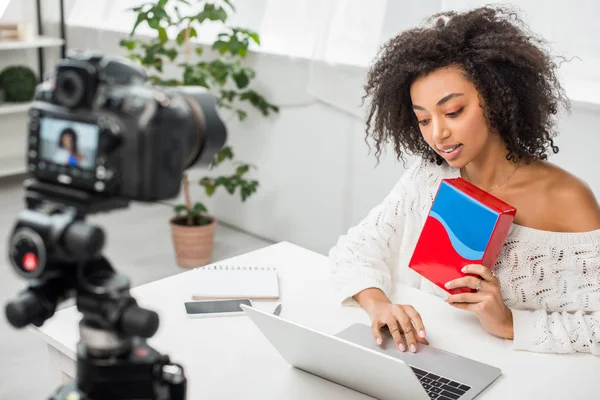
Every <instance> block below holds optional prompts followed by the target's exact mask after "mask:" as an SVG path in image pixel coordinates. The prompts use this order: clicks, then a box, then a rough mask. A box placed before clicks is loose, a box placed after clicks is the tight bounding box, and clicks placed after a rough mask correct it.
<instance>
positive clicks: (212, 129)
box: [27, 52, 227, 201]
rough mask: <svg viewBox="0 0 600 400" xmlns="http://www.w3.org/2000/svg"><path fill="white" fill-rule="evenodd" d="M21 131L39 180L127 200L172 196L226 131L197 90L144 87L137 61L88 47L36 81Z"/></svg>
mask: <svg viewBox="0 0 600 400" xmlns="http://www.w3.org/2000/svg"><path fill="white" fill-rule="evenodd" d="M28 132H29V140H28V152H27V165H28V170H29V172H30V173H31V174H32V175H33V176H34V177H35V178H36V179H37V180H38V181H41V182H48V183H52V184H59V185H64V186H69V187H72V188H75V189H79V190H84V191H86V192H91V193H93V194H94V195H100V196H102V197H104V196H106V197H120V198H124V199H127V200H134V201H157V200H164V199H169V198H173V197H175V196H177V195H178V193H179V190H180V187H181V178H182V174H183V171H184V170H185V169H187V168H189V167H190V166H192V165H195V164H196V165H208V164H209V163H210V161H211V160H212V157H213V156H214V155H215V153H216V152H217V151H218V150H219V149H220V148H221V147H222V146H223V144H224V143H225V140H226V136H227V133H226V129H225V126H224V125H223V123H222V121H221V119H220V118H219V115H218V110H217V99H216V96H214V95H213V94H211V93H209V92H208V91H206V90H205V89H204V88H201V87H177V88H175V87H173V88H171V87H156V86H151V85H149V84H147V83H146V74H145V73H144V71H143V69H142V68H141V67H140V66H137V65H135V64H133V63H130V62H129V61H128V60H125V59H116V58H109V57H104V56H102V55H101V54H97V53H90V52H80V53H75V54H73V55H70V57H69V58H67V59H63V60H61V61H59V63H58V64H57V67H56V71H55V76H54V78H53V79H51V80H49V81H46V82H44V83H41V84H40V85H39V86H38V87H37V89H36V93H35V98H34V102H33V104H32V107H31V109H30V111H29V122H28Z"/></svg>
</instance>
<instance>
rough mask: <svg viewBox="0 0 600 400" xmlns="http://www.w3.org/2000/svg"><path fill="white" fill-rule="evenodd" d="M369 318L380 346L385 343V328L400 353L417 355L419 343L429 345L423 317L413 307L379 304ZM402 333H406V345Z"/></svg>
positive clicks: (373, 308) (372, 308)
mask: <svg viewBox="0 0 600 400" xmlns="http://www.w3.org/2000/svg"><path fill="white" fill-rule="evenodd" d="M369 316H370V317H371V331H372V332H373V337H374V338H375V341H376V342H377V344H379V345H381V343H383V341H382V338H381V328H383V327H384V326H387V328H388V330H389V331H390V333H391V335H392V337H393V338H394V342H395V343H396V346H397V347H398V350H400V351H406V349H408V350H410V351H411V352H413V353H415V352H416V351H417V342H418V343H423V344H429V342H428V341H427V339H425V327H424V326H423V321H422V320H421V316H420V315H419V313H418V312H417V311H416V310H415V309H414V307H413V306H409V305H401V304H391V303H378V304H376V305H374V306H372V307H371V312H370V313H369ZM401 333H404V339H405V340H406V343H404V340H402V334H401Z"/></svg>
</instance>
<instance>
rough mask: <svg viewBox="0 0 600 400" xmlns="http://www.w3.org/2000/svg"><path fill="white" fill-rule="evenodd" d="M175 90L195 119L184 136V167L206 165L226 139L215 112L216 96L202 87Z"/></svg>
mask: <svg viewBox="0 0 600 400" xmlns="http://www.w3.org/2000/svg"><path fill="white" fill-rule="evenodd" d="M177 92H178V93H179V94H181V95H183V97H184V98H185V99H186V101H187V103H188V105H189V106H190V109H191V112H192V115H193V119H194V121H195V123H194V125H193V129H192V130H191V131H190V132H188V133H187V135H186V137H185V141H186V146H185V148H186V149H189V151H188V153H187V154H185V158H184V160H185V162H184V168H185V169H188V168H190V167H192V166H208V165H209V164H210V162H211V161H212V159H213V157H214V156H215V154H216V153H217V152H218V151H219V150H220V149H221V148H222V147H223V145H224V144H225V141H226V139H227V129H226V128H225V125H224V124H223V121H222V120H221V118H220V117H219V114H218V112H217V97H216V96H215V95H214V94H212V93H210V92H208V91H207V90H206V89H204V88H202V87H192V86H188V87H181V88H177Z"/></svg>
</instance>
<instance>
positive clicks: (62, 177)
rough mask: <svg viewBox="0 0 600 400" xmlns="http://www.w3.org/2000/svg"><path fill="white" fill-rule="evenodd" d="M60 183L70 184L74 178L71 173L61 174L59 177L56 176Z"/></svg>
mask: <svg viewBox="0 0 600 400" xmlns="http://www.w3.org/2000/svg"><path fill="white" fill-rule="evenodd" d="M56 179H57V180H58V181H59V182H60V183H63V184H65V185H69V184H70V183H71V182H73V178H71V177H70V176H69V175H63V174H61V175H59V176H58V178H56Z"/></svg>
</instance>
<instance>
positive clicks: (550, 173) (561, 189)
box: [542, 162, 600, 232]
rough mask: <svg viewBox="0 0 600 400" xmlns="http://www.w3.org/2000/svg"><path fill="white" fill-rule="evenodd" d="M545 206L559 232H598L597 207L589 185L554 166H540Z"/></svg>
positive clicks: (545, 164) (599, 211)
mask: <svg viewBox="0 0 600 400" xmlns="http://www.w3.org/2000/svg"><path fill="white" fill-rule="evenodd" d="M542 168H543V169H544V170H545V171H544V172H543V173H542V174H543V175H545V177H546V179H545V181H546V184H545V185H544V186H545V189H546V190H545V192H546V194H547V196H548V200H549V201H548V204H549V205H550V206H551V208H552V209H553V210H556V213H555V218H556V219H555V221H554V222H555V223H556V225H557V226H558V227H559V228H560V230H561V231H563V232H588V231H593V230H596V229H600V205H599V204H598V200H597V199H596V196H595V195H594V192H593V191H592V189H591V188H590V186H589V185H588V184H587V183H586V182H585V181H584V180H582V179H581V178H579V177H577V176H575V175H574V174H572V173H570V172H568V171H566V170H564V169H562V168H560V167H558V166H557V165H554V164H552V163H547V162H546V163H543V167H542Z"/></svg>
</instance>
